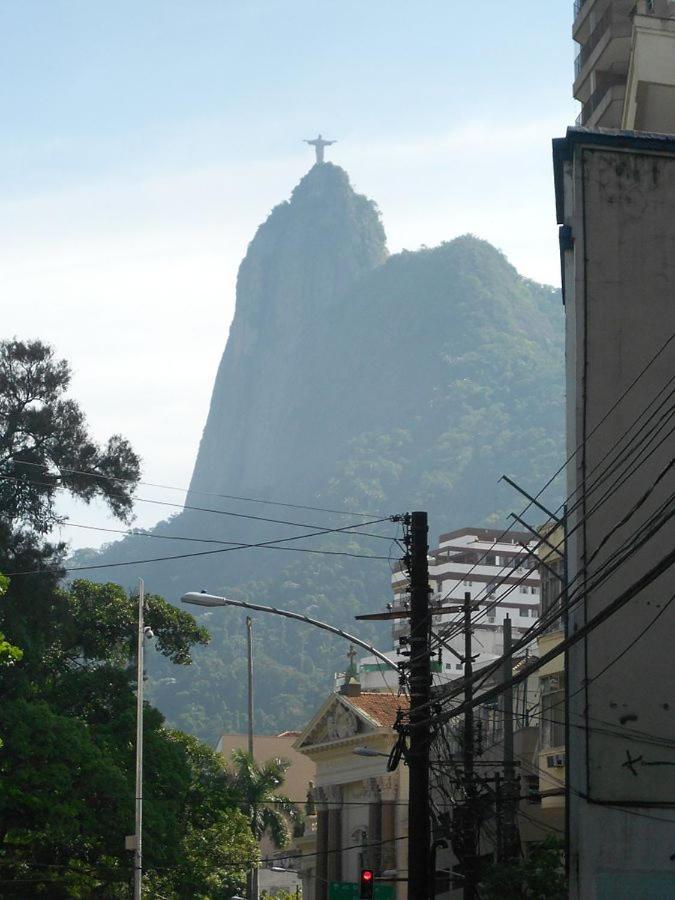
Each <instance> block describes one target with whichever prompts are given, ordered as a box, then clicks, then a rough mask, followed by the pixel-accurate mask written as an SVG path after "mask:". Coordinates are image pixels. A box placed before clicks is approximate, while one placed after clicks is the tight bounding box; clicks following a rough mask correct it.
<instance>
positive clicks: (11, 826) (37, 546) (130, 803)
mask: <svg viewBox="0 0 675 900" xmlns="http://www.w3.org/2000/svg"><path fill="white" fill-rule="evenodd" d="M68 381H69V372H68V367H67V366H66V364H65V363H64V362H62V361H59V360H56V359H55V358H54V356H53V354H52V351H51V350H50V348H48V347H46V346H44V345H43V344H41V343H39V342H29V343H21V342H18V341H10V342H3V343H0V395H1V397H2V400H1V401H0V435H2V437H1V438H0V478H1V479H2V490H1V491H0V521H1V522H2V525H1V526H0V572H6V573H8V575H9V576H10V577H9V578H7V577H6V576H0V627H1V629H2V632H3V633H4V636H3V637H0V739H1V740H2V748H1V750H0V895H1V896H3V897H20V898H25V897H34V896H42V897H50V898H61V897H63V898H66V897H81V898H84V897H87V898H88V897H108V898H116V897H120V898H121V897H127V896H128V895H129V882H130V876H131V857H130V854H129V853H128V852H127V851H126V850H125V849H124V838H125V835H127V834H131V833H133V829H134V796H135V791H134V738H135V722H136V699H135V695H134V683H133V678H134V667H133V665H130V662H131V661H132V657H133V652H134V644H135V632H136V608H137V603H136V601H135V600H134V599H132V598H131V597H129V595H128V594H127V592H126V591H125V590H124V589H123V588H121V587H119V586H118V585H115V584H109V583H106V584H93V583H91V582H87V581H83V580H76V581H74V582H72V583H71V584H70V585H69V587H67V588H63V587H62V586H60V581H61V578H62V576H63V574H64V571H63V569H62V562H63V555H64V549H65V548H64V547H63V546H59V545H52V544H49V543H48V542H47V541H46V540H45V539H44V538H43V537H42V535H43V534H44V533H45V532H47V531H48V529H49V527H50V525H51V524H52V523H53V522H54V521H55V517H56V513H55V500H56V497H57V494H58V492H59V491H60V490H67V491H69V492H70V493H72V494H77V495H79V496H81V497H83V498H84V499H85V500H87V499H92V498H93V497H94V496H101V497H103V499H104V500H106V501H107V503H108V506H109V508H110V509H111V510H112V511H113V512H114V513H116V514H117V515H118V516H119V517H125V516H126V515H127V514H128V511H129V510H130V508H131V504H132V501H133V491H134V485H135V482H136V480H137V478H138V460H137V458H136V456H135V454H134V453H133V450H132V449H131V447H130V446H129V445H128V444H127V443H126V441H124V440H123V439H122V438H119V437H115V438H111V440H110V441H108V443H107V445H106V446H105V448H99V447H98V446H97V445H96V444H95V443H94V442H93V441H91V439H90V438H89V436H88V433H87V429H86V425H85V422H84V416H83V415H82V412H81V410H80V409H79V407H78V406H77V404H76V403H75V402H74V401H72V400H70V399H66V398H65V392H66V390H67V387H68ZM85 466H86V467H87V469H88V470H89V469H96V470H97V472H98V473H99V474H100V476H101V477H100V478H96V479H91V478H87V479H83V478H82V477H81V476H79V475H78V474H77V472H74V471H73V470H75V469H78V470H79V469H80V468H83V467H85ZM113 473H114V474H115V476H116V477H120V478H121V479H124V480H122V481H119V482H117V481H111V480H110V477H111V475H112V474H113ZM146 621H147V623H148V625H150V626H151V628H152V629H153V631H154V633H155V645H156V648H157V653H158V654H160V655H161V656H162V658H163V659H165V660H166V662H167V665H170V666H173V667H176V666H185V665H189V663H190V662H191V652H192V649H193V648H194V647H195V646H198V645H204V644H206V643H207V641H208V638H209V636H208V632H207V631H206V630H205V629H204V628H203V627H201V626H199V625H197V623H196V622H195V620H194V619H193V618H192V617H191V616H190V615H188V614H187V613H185V612H183V611H182V610H178V609H177V608H176V607H174V606H172V605H171V604H168V603H166V602H165V601H164V600H163V599H162V598H161V597H159V596H156V595H152V594H151V595H150V596H149V597H148V598H147V612H146ZM17 645H18V646H17ZM144 731H145V748H146V754H145V755H146V765H145V778H144V788H145V822H144V826H145V827H144V851H145V868H146V879H145V881H146V889H147V895H148V896H151V897H152V896H156V897H165V898H183V897H184V898H207V897H208V898H218V897H220V898H223V900H225V898H228V897H231V896H233V895H234V893H235V892H237V891H239V890H241V887H242V885H243V884H244V882H245V877H246V872H247V870H248V868H249V867H250V866H251V864H252V862H253V861H254V860H255V859H256V858H257V853H258V850H257V843H256V840H255V838H254V836H253V835H252V834H251V830H250V827H249V825H250V823H249V822H248V821H247V817H246V815H245V814H244V810H246V809H247V808H248V805H247V802H245V800H244V798H243V797H242V795H241V793H240V791H239V790H238V787H237V784H236V778H235V777H234V775H233V774H232V773H229V772H228V771H227V769H226V768H225V766H224V763H223V761H222V760H221V759H220V758H219V757H218V756H217V755H216V754H215V753H214V752H213V751H212V750H211V749H210V748H209V747H208V746H206V745H204V744H202V743H200V742H199V741H197V740H196V739H195V738H194V737H191V736H189V735H186V734H182V733H180V732H178V731H175V730H171V729H168V728H166V727H165V726H164V717H163V716H162V714H161V713H160V712H159V711H158V710H157V709H155V708H153V707H152V706H148V707H147V709H146V712H145V729H144Z"/></svg>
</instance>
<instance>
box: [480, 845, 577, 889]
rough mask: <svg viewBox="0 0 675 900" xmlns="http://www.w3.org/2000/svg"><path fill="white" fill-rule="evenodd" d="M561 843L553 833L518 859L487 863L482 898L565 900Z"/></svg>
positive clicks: (565, 887)
mask: <svg viewBox="0 0 675 900" xmlns="http://www.w3.org/2000/svg"><path fill="white" fill-rule="evenodd" d="M562 854H563V844H562V842H561V841H560V840H558V839H557V838H556V837H554V836H552V835H551V836H549V837H547V838H546V839H545V840H544V841H542V843H541V844H539V845H537V846H534V847H532V848H530V851H529V853H528V854H527V856H526V857H524V858H523V859H519V860H518V861H517V862H514V863H510V864H508V865H507V864H504V863H498V864H494V865H492V866H490V868H489V869H488V870H487V872H486V874H485V876H484V878H483V879H482V880H481V885H480V895H481V897H482V898H484V900H566V898H567V881H566V879H565V868H564V865H563V861H562Z"/></svg>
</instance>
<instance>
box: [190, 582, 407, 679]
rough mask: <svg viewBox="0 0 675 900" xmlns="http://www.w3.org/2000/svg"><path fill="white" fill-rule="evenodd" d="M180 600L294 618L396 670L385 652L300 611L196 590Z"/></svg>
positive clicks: (195, 604) (194, 603)
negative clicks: (369, 654)
mask: <svg viewBox="0 0 675 900" xmlns="http://www.w3.org/2000/svg"><path fill="white" fill-rule="evenodd" d="M181 602H182V603H189V604H191V605H193V606H208V607H214V606H236V607H239V609H253V610H255V611H256V612H264V613H272V614H273V615H275V616H283V617H284V618H285V619H295V620H296V621H297V622H304V623H305V624H306V625H313V626H314V627H315V628H321V629H322V630H323V631H330V633H331V634H336V635H337V636H338V637H341V638H344V640H346V641H349V642H350V643H352V644H356V645H357V646H358V647H363V649H364V650H367V651H368V652H369V653H371V654H372V655H373V656H377V658H378V659H381V660H382V662H384V663H386V664H387V665H388V666H389V668H391V669H395V670H396V671H398V666H397V665H396V663H395V662H392V661H391V660H390V659H389V657H388V656H385V654H384V653H382V652H381V651H380V650H378V649H377V648H375V647H372V646H371V645H370V644H367V643H366V642H365V641H362V640H361V638H357V637H354V635H353V634H349V633H348V632H347V631H343V630H342V628H336V627H335V626H334V625H328V624H327V623H326V622H320V621H319V620H318V619H312V618H310V617H309V616H305V615H302V614H301V613H294V612H291V611H290V610H288V609H276V607H274V606H261V605H260V604H259V603H249V602H248V601H246V600H230V599H229V598H228V597H216V596H214V595H213V594H201V593H197V592H196V591H194V592H190V593H188V594H183V596H182V597H181Z"/></svg>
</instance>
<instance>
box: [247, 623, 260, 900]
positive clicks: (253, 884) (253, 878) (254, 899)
mask: <svg viewBox="0 0 675 900" xmlns="http://www.w3.org/2000/svg"><path fill="white" fill-rule="evenodd" d="M246 649H247V663H248V666H247V668H248V755H249V756H250V757H251V761H253V619H252V618H251V617H250V616H246ZM251 812H252V810H251ZM248 900H258V867H257V866H256V867H255V868H253V869H251V871H250V872H249V876H248Z"/></svg>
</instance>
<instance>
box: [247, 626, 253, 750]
mask: <svg viewBox="0 0 675 900" xmlns="http://www.w3.org/2000/svg"><path fill="white" fill-rule="evenodd" d="M246 648H247V650H248V654H247V658H248V755H249V756H250V757H251V759H252V758H253V619H252V618H251V617H250V616H246Z"/></svg>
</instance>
